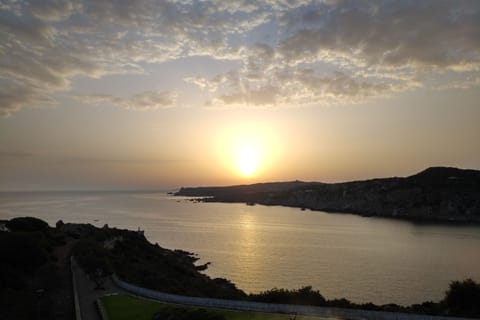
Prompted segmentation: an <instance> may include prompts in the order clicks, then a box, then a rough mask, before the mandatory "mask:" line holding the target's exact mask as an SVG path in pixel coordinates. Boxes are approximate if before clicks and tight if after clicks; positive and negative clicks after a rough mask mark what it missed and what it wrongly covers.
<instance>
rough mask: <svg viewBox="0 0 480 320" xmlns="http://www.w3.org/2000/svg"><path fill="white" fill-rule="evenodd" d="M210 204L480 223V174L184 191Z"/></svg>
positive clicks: (454, 171)
mask: <svg viewBox="0 0 480 320" xmlns="http://www.w3.org/2000/svg"><path fill="white" fill-rule="evenodd" d="M175 195H179V196H195V197H203V198H202V199H201V201H205V202H245V203H247V204H263V205H282V206H289V207H298V208H302V209H311V210H321V211H327V212H343V213H354V214H360V215H366V216H379V217H394V218H404V219H410V220H424V221H448V222H452V221H453V222H480V171H478V170H468V169H458V168H449V167H431V168H428V169H426V170H424V171H421V172H419V173H417V174H415V175H412V176H408V177H392V178H382V179H371V180H363V181H352V182H342V183H321V182H302V181H292V182H273V183H259V184H252V185H239V186H227V187H196V188H181V189H180V190H179V191H178V192H177V193H175Z"/></svg>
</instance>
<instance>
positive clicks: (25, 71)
mask: <svg viewBox="0 0 480 320" xmlns="http://www.w3.org/2000/svg"><path fill="white" fill-rule="evenodd" d="M198 56H208V57H210V58H211V59H212V60H217V61H226V60H227V61H233V62H236V63H237V64H238V65H240V66H239V67H238V68H237V69H234V70H225V71H223V72H218V74H217V75H216V76H213V77H212V76H211V74H210V73H209V74H205V73H204V74H191V75H188V76H186V77H184V80H185V81H186V82H189V83H193V84H195V85H197V86H198V87H199V88H200V89H202V90H205V91H206V92H207V94H208V100H209V101H210V102H212V101H217V102H219V103H223V104H237V103H240V104H248V105H252V106H264V105H274V104H275V105H277V104H282V103H285V104H291V105H303V104H311V105H315V104H317V105H319V104H322V103H321V100H322V99H323V98H325V97H330V100H332V101H333V100H335V99H338V102H342V101H343V102H348V101H349V100H352V101H353V100H357V99H360V98H362V99H366V98H372V97H376V96H378V95H385V94H394V93H396V92H399V91H402V90H411V89H414V88H417V87H419V86H426V85H428V83H429V81H428V80H429V79H430V78H435V77H436V76H438V75H440V74H445V73H455V74H470V73H474V75H473V76H474V77H478V72H479V71H480V3H479V2H478V1H466V0H465V1H463V0H459V1H448V0H425V1H421V2H418V1H411V0H404V1H391V0H385V1H375V2H370V1H360V0H358V1H350V0H342V1H340V0H338V1H334V0H329V1H317V2H311V1H303V0H297V1H292V0H284V1H277V0H276V1H273V0H264V1H248V0H234V1H228V2H225V1H221V0H206V1H192V0H182V1H167V0H159V1H148V0H129V1H107V0H65V1H58V0H48V1H47V0H45V1H40V0H33V1H18V2H5V3H2V4H0V83H1V84H2V88H1V89H0V102H2V104H1V105H0V115H3V116H5V115H10V114H12V113H14V112H16V111H18V110H21V109H22V108H25V107H35V106H38V105H42V104H45V103H48V104H54V103H55V95H56V94H57V93H60V92H63V93H68V94H73V93H72V91H71V90H72V82H74V81H76V79H77V78H82V77H83V78H101V77H103V76H105V75H111V74H122V75H128V74H132V73H137V74H138V73H145V72H147V71H146V70H147V69H146V68H145V66H146V65H148V64H157V65H160V64H162V63H164V62H169V61H176V60H179V59H185V58H187V59H188V58H190V57H198ZM307 69H309V70H313V73H312V74H310V75H306V74H303V75H302V74H301V70H307ZM340 74H342V75H343V76H340ZM442 79H443V83H441V84H439V87H442V88H443V87H445V88H446V87H453V84H452V85H449V81H450V80H449V78H448V77H442ZM455 81H456V82H458V80H455ZM469 83H471V85H472V86H473V85H475V82H472V81H470V82H465V81H464V85H468V84H469ZM165 89H167V88H165ZM170 89H171V88H169V89H168V90H170ZM164 91H165V92H166V91H167V90H164ZM175 92H176V95H178V97H177V96H175V98H172V95H171V93H170V94H169V95H161V96H158V95H157V96H156V95H155V94H153V93H150V96H149V95H141V96H138V97H136V98H134V97H131V98H128V99H127V98H118V97H113V96H109V95H100V96H97V98H96V99H97V101H102V102H109V103H112V104H114V105H117V106H120V107H122V108H129V109H135V110H137V109H149V108H160V107H164V106H166V105H168V106H171V105H174V102H172V101H174V100H175V101H177V100H181V99H182V90H181V88H175ZM156 94H158V92H157V93H156ZM85 95H89V94H88V93H86V94H85ZM92 96H93V95H92ZM102 99H103V100H102ZM308 99H310V101H308ZM158 101H160V102H158ZM152 106H153V107H152Z"/></svg>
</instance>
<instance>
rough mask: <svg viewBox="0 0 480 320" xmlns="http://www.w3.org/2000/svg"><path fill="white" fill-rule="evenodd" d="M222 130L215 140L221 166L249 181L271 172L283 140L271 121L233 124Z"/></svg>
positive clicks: (235, 175)
mask: <svg viewBox="0 0 480 320" xmlns="http://www.w3.org/2000/svg"><path fill="white" fill-rule="evenodd" d="M219 132H220V134H218V135H217V137H216V139H215V140H214V145H215V146H216V147H215V149H216V155H217V159H218V160H217V161H218V162H216V164H217V168H222V169H225V172H226V173H227V172H228V173H227V174H228V175H229V176H230V177H232V176H234V177H236V178H242V179H244V180H249V181H253V180H256V179H260V178H262V177H265V176H266V175H269V174H271V172H272V167H273V166H274V164H275V159H277V158H279V151H278V150H279V146H278V141H279V139H278V135H277V134H274V133H273V129H272V127H271V126H270V125H269V124H266V123H262V122H258V123H252V122H248V123H229V124H228V125H226V126H225V127H224V128H223V130H221V131H219Z"/></svg>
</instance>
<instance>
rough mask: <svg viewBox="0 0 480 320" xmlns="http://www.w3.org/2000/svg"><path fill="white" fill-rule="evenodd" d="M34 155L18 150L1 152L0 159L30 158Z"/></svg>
mask: <svg viewBox="0 0 480 320" xmlns="http://www.w3.org/2000/svg"><path fill="white" fill-rule="evenodd" d="M33 155H34V154H33V153H30V152H26V151H18V150H14V151H12V150H0V158H29V157H32V156H33Z"/></svg>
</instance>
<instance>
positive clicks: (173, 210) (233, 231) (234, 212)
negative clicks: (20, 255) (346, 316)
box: [0, 192, 480, 304]
mask: <svg viewBox="0 0 480 320" xmlns="http://www.w3.org/2000/svg"><path fill="white" fill-rule="evenodd" d="M18 216H35V217H39V218H42V219H44V220H46V221H47V222H49V223H50V224H51V225H54V224H55V222H56V221H58V220H59V219H62V220H63V221H64V222H86V223H91V224H94V225H97V226H102V225H104V224H109V226H111V227H113V226H115V227H118V228H129V229H135V230H136V229H137V228H138V227H140V228H141V229H143V230H145V233H146V236H147V238H148V239H149V240H150V241H151V242H158V244H159V245H161V246H163V247H166V248H171V249H176V248H178V249H184V250H188V251H193V252H196V253H198V254H199V256H200V257H201V260H200V262H202V263H203V262H207V261H211V262H212V264H211V265H210V267H209V269H208V270H207V274H208V275H210V276H212V277H224V278H228V279H230V280H232V281H233V282H234V283H236V284H237V286H238V287H239V288H241V289H243V290H245V291H246V292H258V291H261V290H266V289H270V288H273V287H278V288H299V287H300V286H304V285H312V286H313V287H314V288H315V289H318V290H320V291H321V293H322V294H323V295H324V296H326V297H327V298H330V299H331V298H340V297H345V298H347V299H350V300H352V301H355V302H368V301H371V302H374V303H379V304H383V303H391V302H392V303H398V304H411V303H418V302H422V301H425V300H439V299H441V298H442V297H443V294H444V291H445V290H446V289H447V287H448V284H449V282H450V281H452V280H461V279H465V278H468V277H470V278H473V279H475V280H477V281H478V280H480V227H478V226H445V225H419V224H414V223H411V222H405V221H398V220H390V219H381V218H366V217H359V216H355V215H349V214H331V213H323V212H311V211H301V210H299V209H294V208H285V207H266V206H259V205H256V206H247V205H245V204H223V203H193V202H191V201H188V200H186V199H185V198H178V197H171V196H167V195H165V194H160V193H140V192H122V193H118V192H117V193H115V192H83V193H81V192H76V193H73V192H56V193H54V192H48V193H0V218H1V219H6V218H12V217H18Z"/></svg>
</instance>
